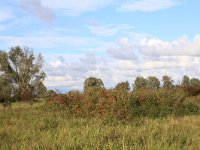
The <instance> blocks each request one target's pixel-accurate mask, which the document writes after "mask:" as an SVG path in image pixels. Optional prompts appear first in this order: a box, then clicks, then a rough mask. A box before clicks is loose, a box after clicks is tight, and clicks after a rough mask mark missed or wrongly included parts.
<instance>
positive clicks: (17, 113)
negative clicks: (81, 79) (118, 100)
mask: <svg viewBox="0 0 200 150" xmlns="http://www.w3.org/2000/svg"><path fill="white" fill-rule="evenodd" d="M18 105H20V106H19V107H18ZM44 107H45V105H43V104H42V105H41V104H40V103H39V104H38V103H34V104H33V105H32V106H30V105H26V104H23V103H22V104H19V103H17V104H13V107H12V109H10V110H7V111H5V110H3V108H0V149H2V150H7V149H21V150H29V149H30V150H32V149H69V150H70V149H125V150H126V149H127V150H128V149H136V150H137V149H149V150H155V149H156V150H159V149H172V150H173V149H176V150H183V149H185V150H187V149H194V150H195V149H199V147H200V143H199V139H200V135H199V130H200V117H199V116H185V117H178V118H174V117H166V118H158V119H148V118H140V119H132V120H130V121H126V122H124V121H119V120H116V119H113V118H105V117H103V118H102V117H95V118H79V117H73V116H70V115H66V112H65V111H52V110H47V109H46V108H44Z"/></svg>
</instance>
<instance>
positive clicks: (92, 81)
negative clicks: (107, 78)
mask: <svg viewBox="0 0 200 150" xmlns="http://www.w3.org/2000/svg"><path fill="white" fill-rule="evenodd" d="M94 87H95V88H99V89H100V88H104V83H103V81H102V80H101V79H98V78H95V77H89V78H87V79H86V80H85V82H84V91H86V90H88V89H89V88H94Z"/></svg>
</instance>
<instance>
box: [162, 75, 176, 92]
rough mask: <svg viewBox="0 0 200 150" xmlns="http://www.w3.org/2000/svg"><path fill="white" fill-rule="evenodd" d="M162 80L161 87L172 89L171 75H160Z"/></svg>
mask: <svg viewBox="0 0 200 150" xmlns="http://www.w3.org/2000/svg"><path fill="white" fill-rule="evenodd" d="M162 81H163V88H165V89H168V90H169V89H173V87H174V85H173V82H174V81H173V80H172V79H171V77H169V76H167V75H165V76H163V77H162Z"/></svg>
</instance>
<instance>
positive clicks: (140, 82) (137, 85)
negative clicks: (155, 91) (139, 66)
mask: <svg viewBox="0 0 200 150" xmlns="http://www.w3.org/2000/svg"><path fill="white" fill-rule="evenodd" d="M147 84H148V83H147V80H146V79H145V78H143V77H137V78H136V79H135V81H134V84H133V89H134V90H137V89H141V88H147Z"/></svg>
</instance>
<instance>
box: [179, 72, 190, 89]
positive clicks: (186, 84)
mask: <svg viewBox="0 0 200 150" xmlns="http://www.w3.org/2000/svg"><path fill="white" fill-rule="evenodd" d="M181 86H182V87H189V86H190V78H189V77H188V76H186V75H184V76H183V80H182V82H181Z"/></svg>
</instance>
